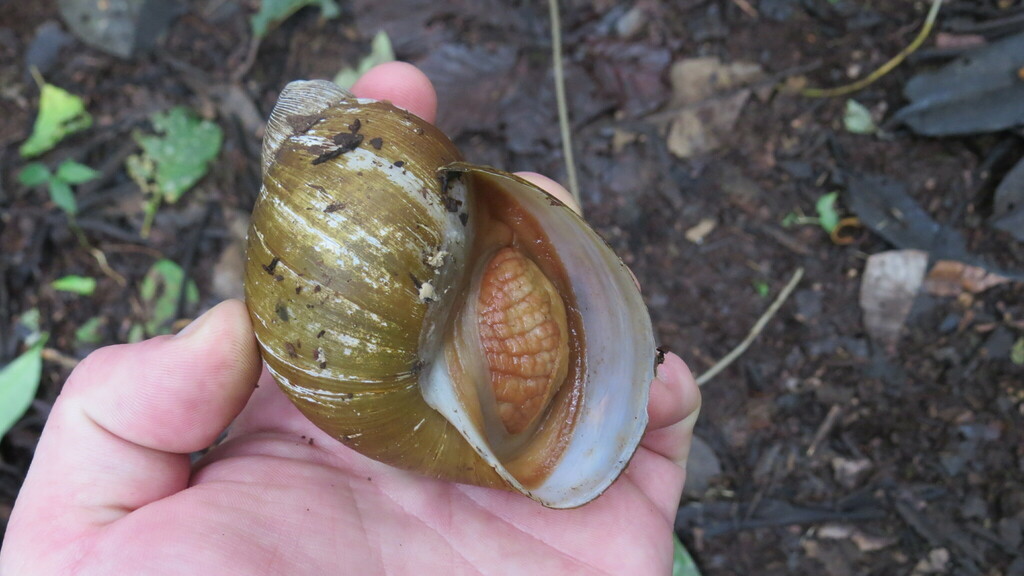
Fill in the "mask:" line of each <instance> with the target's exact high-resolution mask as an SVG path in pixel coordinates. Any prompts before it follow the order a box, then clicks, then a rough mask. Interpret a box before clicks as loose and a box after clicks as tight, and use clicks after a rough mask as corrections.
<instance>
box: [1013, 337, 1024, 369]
mask: <svg viewBox="0 0 1024 576" xmlns="http://www.w3.org/2000/svg"><path fill="white" fill-rule="evenodd" d="M1010 361H1011V362H1013V363H1014V364H1016V365H1017V366H1024V338H1018V339H1017V341H1016V342H1014V343H1013V348H1011V349H1010Z"/></svg>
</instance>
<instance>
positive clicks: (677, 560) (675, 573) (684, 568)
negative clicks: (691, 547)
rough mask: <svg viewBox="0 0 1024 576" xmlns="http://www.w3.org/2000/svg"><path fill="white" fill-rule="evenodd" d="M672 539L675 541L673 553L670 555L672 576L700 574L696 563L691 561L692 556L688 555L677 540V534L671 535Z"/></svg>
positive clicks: (695, 575)
mask: <svg viewBox="0 0 1024 576" xmlns="http://www.w3.org/2000/svg"><path fill="white" fill-rule="evenodd" d="M672 539H673V540H674V541H675V546H674V548H675V553H674V554H673V557H672V576H701V574H700V569H699V568H697V563H696V562H694V561H693V557H692V556H690V553H689V552H688V551H687V550H686V548H685V547H684V546H683V543H682V542H680V541H679V536H676V535H673V536H672Z"/></svg>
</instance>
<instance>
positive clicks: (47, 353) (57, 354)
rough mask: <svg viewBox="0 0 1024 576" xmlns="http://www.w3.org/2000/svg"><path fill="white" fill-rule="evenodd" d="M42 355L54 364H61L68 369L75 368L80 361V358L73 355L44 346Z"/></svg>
mask: <svg viewBox="0 0 1024 576" xmlns="http://www.w3.org/2000/svg"><path fill="white" fill-rule="evenodd" d="M42 357H43V360H46V361H47V362H53V363H54V364H60V365H61V366H63V367H64V368H67V369H68V370H74V369H75V366H78V362H79V360H78V358H72V357H71V356H68V355H66V354H64V353H63V352H61V351H60V350H56V349H54V348H43V351H42Z"/></svg>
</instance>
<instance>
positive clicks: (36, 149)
mask: <svg viewBox="0 0 1024 576" xmlns="http://www.w3.org/2000/svg"><path fill="white" fill-rule="evenodd" d="M33 75H34V76H35V78H36V83H38V84H39V115H38V116H36V123H35V125H33V126H32V134H31V135H29V137H28V140H26V141H25V142H23V143H22V144H21V147H20V148H18V153H19V154H21V157H22V158H34V157H36V156H39V155H40V154H43V153H44V152H48V151H49V150H51V149H53V147H54V146H56V145H57V143H58V142H60V141H61V140H63V139H64V137H65V136H69V135H71V134H74V133H75V132H80V131H82V130H85V129H86V128H88V127H89V126H92V116H91V115H90V114H89V112H88V111H87V110H86V109H85V103H83V102H82V99H81V98H79V97H78V96H75V95H74V94H72V93H70V92H67V91H66V90H63V89H61V88H58V87H56V86H54V85H52V84H47V83H46V82H44V81H43V79H42V77H40V76H39V73H38V72H36V71H35V70H33Z"/></svg>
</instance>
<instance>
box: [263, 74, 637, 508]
mask: <svg viewBox="0 0 1024 576" xmlns="http://www.w3.org/2000/svg"><path fill="white" fill-rule="evenodd" d="M460 160H461V159H460V156H459V153H458V151H457V150H456V149H455V147H454V145H453V144H452V143H451V142H450V141H449V140H448V139H447V138H446V137H445V136H444V135H443V134H441V133H440V132H439V131H438V130H437V129H436V128H434V127H433V126H431V125H430V124H429V123H427V122H425V121H423V120H421V119H419V118H417V117H415V116H413V115H411V114H410V113H408V112H405V111H403V110H400V109H398V108H395V107H393V106H391V105H390V104H388V103H383V102H374V101H369V100H361V99H356V98H353V97H352V96H351V95H349V94H348V93H346V92H344V91H343V90H341V89H340V88H338V87H337V86H335V85H333V84H331V83H329V82H323V81H310V82H294V83H292V84H289V85H288V86H287V87H286V88H285V90H284V91H283V92H282V93H281V96H280V99H279V101H278V103H277V105H276V106H275V108H274V111H273V113H272V115H271V117H270V121H269V122H268V125H267V132H266V137H265V139H264V146H263V190H262V191H261V194H260V197H259V199H258V201H257V203H256V207H255V209H254V212H253V218H252V227H251V229H250V231H249V239H248V265H247V270H246V284H245V291H246V300H247V303H248V306H249V310H250V313H251V315H252V319H253V325H254V327H255V331H256V337H257V339H258V341H259V343H260V347H261V349H262V353H263V358H264V360H265V361H266V363H267V366H268V368H269V369H270V371H271V373H272V374H273V375H274V377H275V378H276V379H277V382H278V383H279V384H280V386H281V388H282V389H283V390H284V392H285V393H286V394H287V395H288V396H289V397H290V398H291V399H292V401H293V402H294V403H295V405H296V406H297V407H298V408H299V409H300V410H301V411H302V412H303V413H304V414H305V415H306V416H307V417H308V418H309V419H310V420H311V421H313V422H314V423H315V424H316V425H317V426H319V427H320V428H322V429H323V430H325V431H326V432H328V433H329V434H331V435H332V436H333V437H335V438H337V439H339V440H340V441H342V442H344V443H345V444H346V445H348V446H349V447H351V448H353V449H355V450H357V451H359V452H361V453H362V454H365V455H367V456H369V457H371V458H374V459H377V460H380V461H382V462H385V463H388V464H391V465H393V466H397V467H400V468H404V469H408V470H414V471H417V472H419V473H421V474H425V475H428V476H432V477H436V478H444V479H448V480H453V481H457V482H464V483H470V484H477V485H481V486H493V487H502V488H507V489H514V490H517V491H519V492H522V493H523V494H526V495H527V496H529V497H531V498H533V499H535V500H537V501H539V502H541V503H542V504H544V505H545V506H549V507H555V508H569V507H575V506H579V505H582V504H584V503H586V502H588V501H590V500H592V499H594V498H596V497H597V496H598V495H600V494H601V493H602V492H603V491H604V490H605V489H606V488H607V487H608V486H609V485H610V484H611V483H612V481H614V480H615V478H616V477H617V476H618V475H619V474H620V473H621V472H622V470H623V468H624V467H625V465H626V463H627V462H628V461H629V459H630V457H631V456H632V454H633V452H634V451H635V450H636V447H637V445H638V443H639V441H640V437H641V435H642V434H643V431H644V428H645V426H646V423H647V415H646V405H647V397H648V390H649V385H650V382H651V380H652V378H653V376H654V338H653V333H652V329H651V322H650V318H649V316H648V314H647V310H646V308H645V307H644V304H643V301H642V300H641V298H640V294H639V291H638V290H637V288H636V286H635V284H634V282H633V279H632V277H631V275H630V274H629V271H628V270H627V269H626V268H625V266H624V265H623V264H622V262H621V261H620V260H619V259H618V258H617V257H616V256H615V255H614V254H613V253H612V251H611V249H610V248H609V247H608V246H607V245H606V244H605V243H604V242H603V241H602V240H601V238H600V237H599V236H598V235H597V234H596V233H595V232H594V231H593V230H591V229H590V228H589V227H588V226H587V225H586V224H585V223H584V222H583V220H582V219H581V218H580V217H579V216H578V215H577V214H576V213H575V212H573V211H572V210H571V209H569V208H567V207H566V206H564V205H563V204H562V203H560V202H559V201H558V200H556V199H554V198H553V197H551V196H549V195H548V194H547V193H545V192H544V191H542V190H541V189H539V188H537V187H535V186H533V185H532V184H530V183H528V182H526V181H524V180H522V179H520V178H517V177H515V176H513V175H511V174H506V173H503V172H499V171H497V170H494V169H491V168H483V167H476V166H471V165H469V164H465V163H462V162H461V161H460ZM509 246H511V247H512V248H507V247H509ZM509 270H511V272H509ZM524 278H527V279H528V280H523V279H524ZM516 282H526V284H516ZM531 282H532V284H531ZM510 286H512V287H515V286H527V287H531V286H532V288H530V289H529V290H526V291H525V292H522V294H527V295H526V296H523V298H524V300H522V301H519V300H516V298H517V297H512V296H508V294H510V293H512V292H514V290H513V288H510ZM503 298H505V300H502V299H503ZM508 298H511V300H508ZM495 302H499V303H501V302H505V303H506V304H508V307H507V310H506V309H504V308H502V306H503V305H502V306H497V308H502V310H504V312H502V310H499V313H500V314H504V313H505V312H508V314H507V315H504V316H500V314H499V316H500V317H498V320H496V321H494V322H492V323H491V324H488V322H490V321H485V320H482V318H489V317H491V316H488V315H493V314H494V313H495V312H494V310H495V309H496V308H495V306H493V304H494V303H495ZM538 302H539V304H538ZM516 306H519V308H516ZM519 309H521V310H526V313H525V316H524V317H528V318H534V317H536V318H534V319H535V320H536V322H533V323H532V324H529V323H528V324H529V326H527V327H526V328H525V329H524V330H533V331H532V332H530V333H529V334H527V336H523V335H522V334H519V333H516V331H515V329H514V326H513V328H509V326H510V325H512V324H515V323H516V322H519V319H518V318H520V317H519V316H516V315H515V314H516V313H515V310H519ZM509 310H511V312H509ZM552 318H554V320H552ZM510 319H511V320H510ZM556 320H557V321H556ZM531 322H532V320H531ZM538 323H540V324H538ZM541 324H543V326H542V327H543V328H544V330H541V328H537V326H541ZM540 332H543V335H544V338H539V337H538V338H539V339H538V338H534V337H535V336H536V335H537V334H538V333H540ZM509 334H511V335H509ZM520 336H522V338H520V339H519V340H517V339H516V338H518V337H520ZM548 336H550V338H549V337H548ZM503 354H504V355H503ZM502 358H504V359H505V360H509V358H512V360H510V361H511V362H512V363H513V364H515V366H513V367H512V368H510V369H508V370H506V368H508V367H507V366H504V365H502V364H501V362H503V361H504V360H502ZM503 366H504V367H503ZM524 366H525V368H524ZM537 366H540V368H537ZM530 369H536V370H535V372H536V373H526V372H529V370H530ZM538 370H539V371H538ZM505 372H510V373H512V375H511V376H508V378H509V379H510V380H508V381H507V382H506V384H508V390H511V392H506V391H504V390H505V388H502V386H504V384H501V385H499V384H496V383H495V382H498V379H500V378H503V377H505V376H502V375H503V374H505ZM538 374H540V376H538ZM492 379H494V380H492ZM503 382H505V381H503ZM524 387H525V388H524ZM523 390H526V391H527V392H526V393H524V392H523ZM524 394H525V395H524ZM524 398H525V400H524ZM520 400H522V405H519V404H516V403H517V402H519V401H520Z"/></svg>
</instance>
